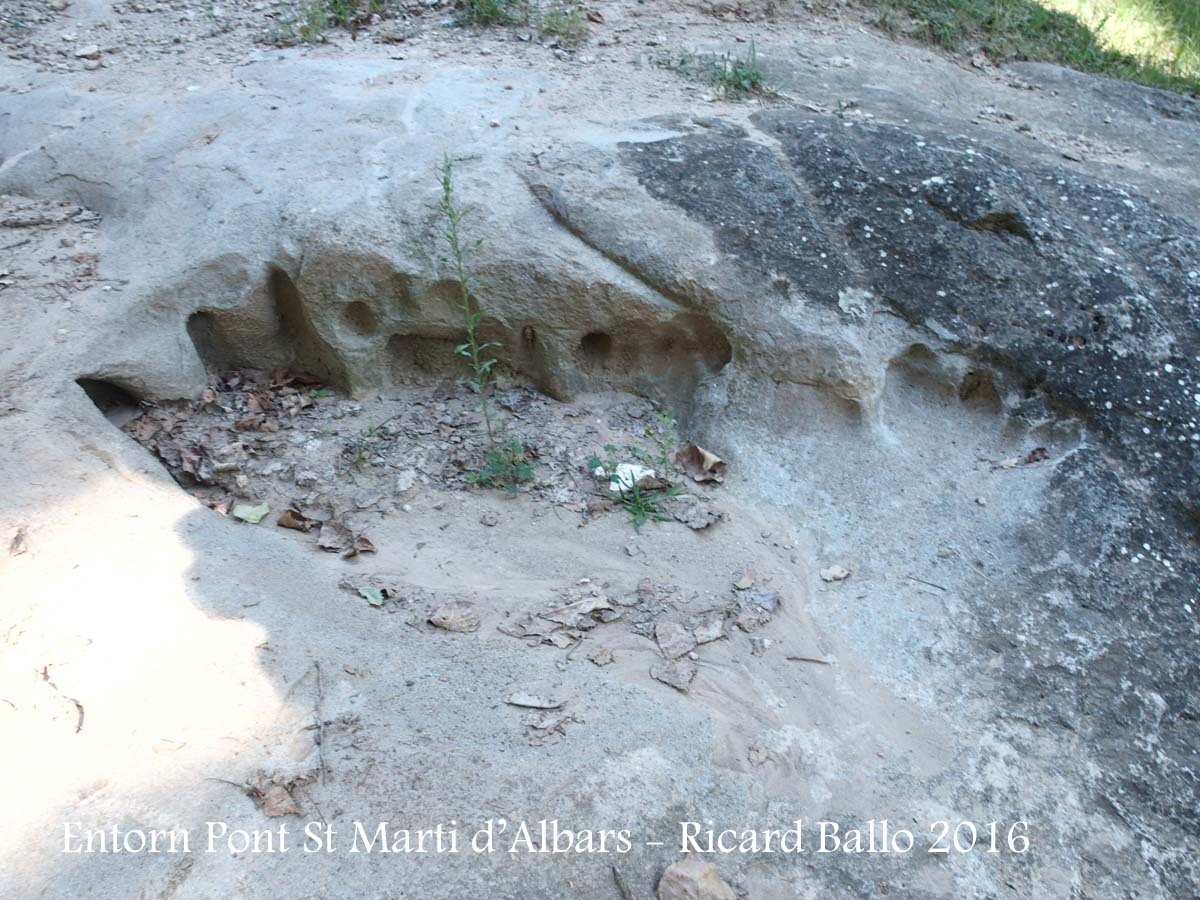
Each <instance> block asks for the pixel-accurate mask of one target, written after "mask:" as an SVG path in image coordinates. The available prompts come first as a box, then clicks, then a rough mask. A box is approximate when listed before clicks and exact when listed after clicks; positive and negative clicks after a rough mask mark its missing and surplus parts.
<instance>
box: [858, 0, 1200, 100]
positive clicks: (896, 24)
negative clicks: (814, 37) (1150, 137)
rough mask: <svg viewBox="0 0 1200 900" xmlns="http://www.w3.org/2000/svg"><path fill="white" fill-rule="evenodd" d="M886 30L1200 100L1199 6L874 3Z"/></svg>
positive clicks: (1141, 0)
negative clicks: (1196, 96) (1195, 95)
mask: <svg viewBox="0 0 1200 900" xmlns="http://www.w3.org/2000/svg"><path fill="white" fill-rule="evenodd" d="M874 5H875V6H876V7H877V8H878V9H879V19H878V21H879V24H880V25H881V26H882V27H883V28H885V29H887V30H889V31H893V32H896V31H901V32H904V33H907V34H909V35H911V36H913V37H916V38H918V39H921V40H924V41H926V42H927V43H931V44H935V45H937V46H940V47H943V48H945V49H947V50H950V51H952V52H962V51H972V52H973V51H975V50H982V51H983V52H984V53H985V54H987V55H988V56H989V57H991V58H993V59H995V60H998V61H1007V60H1043V61H1048V62H1056V63H1061V64H1063V65H1067V66H1071V67H1073V68H1076V69H1080V70H1083V71H1085V72H1095V73H1097V74H1101V75H1109V76H1112V77H1114V78H1123V79H1126V80H1129V81H1135V82H1138V83H1139V84H1145V85H1150V86H1151V87H1159V88H1166V89H1168V90H1174V91H1179V92H1181V93H1200V0H875V2H874Z"/></svg>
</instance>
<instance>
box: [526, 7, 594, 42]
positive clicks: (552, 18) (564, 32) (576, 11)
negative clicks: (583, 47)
mask: <svg viewBox="0 0 1200 900" xmlns="http://www.w3.org/2000/svg"><path fill="white" fill-rule="evenodd" d="M538 33H539V34H541V36H542V37H552V38H555V39H556V40H557V41H558V42H559V43H560V44H578V43H580V42H581V41H582V40H583V39H584V38H586V37H587V19H586V18H585V17H584V14H583V8H582V7H581V6H580V5H579V4H578V3H571V2H558V3H555V4H553V5H552V6H551V7H550V8H549V9H548V10H546V11H545V12H543V13H542V14H541V15H540V16H539V17H538Z"/></svg>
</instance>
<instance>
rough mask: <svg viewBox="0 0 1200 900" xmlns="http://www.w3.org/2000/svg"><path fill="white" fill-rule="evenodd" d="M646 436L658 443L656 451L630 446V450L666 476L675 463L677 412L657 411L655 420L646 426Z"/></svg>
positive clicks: (640, 460)
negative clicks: (651, 451)
mask: <svg viewBox="0 0 1200 900" xmlns="http://www.w3.org/2000/svg"><path fill="white" fill-rule="evenodd" d="M646 437H648V438H652V439H653V440H654V441H655V443H656V444H657V445H658V446H657V448H656V451H655V452H654V453H650V452H649V451H646V450H643V449H642V448H641V447H630V448H629V452H630V453H632V454H633V456H634V458H635V459H637V460H638V461H639V462H641V463H643V464H645V465H647V466H650V467H651V468H653V469H657V470H659V471H660V472H662V473H663V476H664V477H666V476H667V474H668V473H669V472H670V471H671V468H672V467H673V466H674V464H675V413H674V412H672V411H670V410H668V411H667V412H661V413H656V414H655V416H654V422H653V423H652V424H650V425H647V426H646Z"/></svg>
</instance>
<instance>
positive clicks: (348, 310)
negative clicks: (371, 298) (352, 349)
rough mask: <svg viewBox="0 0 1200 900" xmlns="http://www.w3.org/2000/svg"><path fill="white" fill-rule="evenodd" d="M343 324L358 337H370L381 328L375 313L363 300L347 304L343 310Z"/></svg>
mask: <svg viewBox="0 0 1200 900" xmlns="http://www.w3.org/2000/svg"><path fill="white" fill-rule="evenodd" d="M342 323H343V324H344V325H345V327H346V330H347V331H349V332H350V333H351V334H352V335H355V336H357V337H370V336H371V335H373V334H374V333H375V331H376V329H377V328H378V327H379V323H378V320H377V319H376V317H375V311H374V310H373V309H371V307H370V306H369V305H368V304H366V303H364V302H363V301H361V300H355V301H354V302H353V303H348V304H346V306H345V308H343V309H342Z"/></svg>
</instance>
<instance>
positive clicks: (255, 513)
mask: <svg viewBox="0 0 1200 900" xmlns="http://www.w3.org/2000/svg"><path fill="white" fill-rule="evenodd" d="M270 511H271V507H269V506H267V504H265V503H236V504H234V507H233V517H234V518H235V519H241V520H242V521H243V522H248V523H249V524H251V525H257V524H258V523H259V522H261V521H262V520H263V518H264V517H265V516H266V515H267V513H269V512H270Z"/></svg>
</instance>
